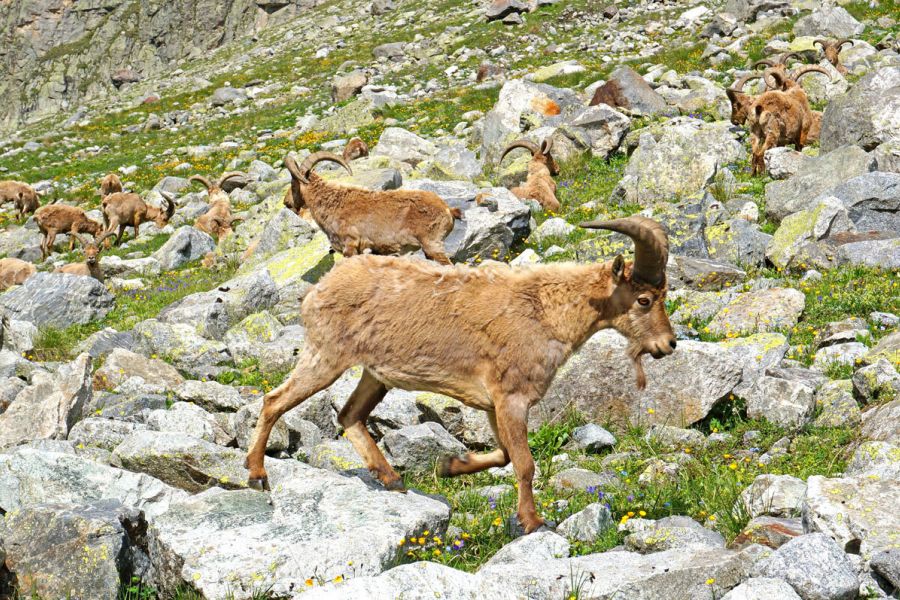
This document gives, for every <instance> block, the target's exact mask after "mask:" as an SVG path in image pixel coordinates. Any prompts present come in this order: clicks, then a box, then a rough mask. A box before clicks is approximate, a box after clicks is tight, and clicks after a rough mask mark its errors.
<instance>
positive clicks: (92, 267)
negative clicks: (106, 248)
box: [55, 233, 114, 281]
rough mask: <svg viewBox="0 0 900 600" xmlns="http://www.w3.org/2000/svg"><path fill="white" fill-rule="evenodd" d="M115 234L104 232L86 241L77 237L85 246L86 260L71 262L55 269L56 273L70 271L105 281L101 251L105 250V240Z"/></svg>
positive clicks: (70, 272)
mask: <svg viewBox="0 0 900 600" xmlns="http://www.w3.org/2000/svg"><path fill="white" fill-rule="evenodd" d="M113 235H114V234H112V233H104V234H103V235H102V236H100V237H99V238H97V239H95V240H94V241H91V242H86V241H85V240H84V238H82V237H80V236H73V237H77V239H78V241H79V242H81V245H82V246H83V247H84V262H78V263H69V264H67V265H63V266H61V267H59V268H57V269H56V270H55V272H56V273H68V274H70V275H79V276H82V277H93V278H94V279H96V280H97V281H104V276H103V267H101V266H100V253H101V252H103V248H102V244H103V240H104V239H106V238H107V237H111V236H113Z"/></svg>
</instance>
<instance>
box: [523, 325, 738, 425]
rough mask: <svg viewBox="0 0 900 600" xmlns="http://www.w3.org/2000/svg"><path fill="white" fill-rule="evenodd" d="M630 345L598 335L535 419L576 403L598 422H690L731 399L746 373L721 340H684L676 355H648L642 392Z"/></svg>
mask: <svg viewBox="0 0 900 600" xmlns="http://www.w3.org/2000/svg"><path fill="white" fill-rule="evenodd" d="M625 349H626V341H625V339H624V338H623V337H622V336H620V335H619V334H618V333H615V332H612V331H601V332H599V333H597V334H596V335H594V336H593V337H592V338H591V339H590V340H588V341H587V343H585V345H584V346H582V347H581V349H580V350H578V352H576V353H575V354H574V355H573V356H572V357H571V358H570V359H569V361H568V362H567V363H566V364H565V365H564V366H563V367H562V368H561V369H560V370H559V371H558V373H557V375H556V378H555V379H554V381H553V383H552V384H551V386H550V389H549V390H548V391H547V394H546V395H545V396H544V399H543V400H542V401H541V402H540V403H538V404H536V405H535V406H534V407H533V408H532V409H531V415H532V422H533V423H535V424H536V423H540V422H543V420H546V419H549V418H551V417H552V415H556V414H559V412H560V411H562V410H563V409H564V408H566V407H569V406H572V407H573V408H576V409H578V410H580V411H581V412H582V413H583V414H585V415H586V416H587V418H588V419H589V420H593V421H602V422H606V421H610V420H611V421H617V422H622V421H629V420H630V421H631V422H634V421H637V420H640V421H641V422H642V423H679V424H681V423H683V424H685V425H688V424H691V423H696V422H697V421H699V420H701V419H703V418H704V417H705V416H706V415H707V414H709V411H710V410H711V409H712V408H713V406H715V405H716V404H717V403H718V402H719V400H721V399H723V398H725V397H727V396H728V394H729V393H730V392H731V391H732V390H733V389H734V387H735V385H737V383H738V382H739V381H740V379H741V374H742V372H743V369H742V366H741V365H740V364H739V363H737V362H736V361H734V360H733V359H732V358H730V357H729V356H728V354H727V353H726V352H723V351H722V349H721V348H719V346H718V345H717V344H711V343H706V342H693V341H681V342H679V343H678V349H677V350H676V351H675V352H674V353H673V354H672V355H671V356H667V357H665V358H663V359H660V360H653V359H651V358H649V357H644V358H643V364H644V369H645V371H646V373H647V388H646V389H645V390H644V391H638V390H637V388H636V386H635V375H634V366H633V365H632V363H631V360H629V359H628V357H627V355H626V353H625ZM651 408H652V409H653V412H652V414H648V409H651Z"/></svg>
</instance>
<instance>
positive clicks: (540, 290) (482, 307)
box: [247, 256, 675, 532]
mask: <svg viewBox="0 0 900 600" xmlns="http://www.w3.org/2000/svg"><path fill="white" fill-rule="evenodd" d="M631 273H632V266H631V264H630V263H629V264H628V265H625V263H624V261H622V260H621V257H619V259H617V260H616V261H615V262H613V263H605V264H593V265H574V264H566V265H563V264H559V265H548V266H535V267H529V268H510V267H507V266H489V267H483V268H480V269H474V268H470V267H465V266H456V267H446V266H437V265H432V264H429V263H426V262H424V261H416V260H410V259H405V258H394V257H378V256H360V257H356V258H351V259H347V260H345V261H342V262H341V263H339V264H338V265H337V266H335V267H334V268H333V269H332V270H331V272H329V273H328V274H327V275H326V276H325V277H324V278H322V280H321V281H320V282H319V283H318V284H317V285H316V287H314V288H313V290H312V291H311V292H310V293H309V294H308V295H307V296H306V298H305V299H304V301H303V305H302V313H303V322H304V323H305V324H306V326H307V337H306V340H307V345H306V347H305V348H304V350H303V353H302V355H301V357H300V359H299V361H298V363H297V366H296V367H295V369H294V371H293V372H292V373H291V375H290V376H289V378H288V380H287V381H285V382H284V383H283V384H282V385H281V386H279V387H278V388H277V389H275V390H273V391H272V392H270V393H268V394H266V396H265V398H264V401H263V410H262V412H261V414H260V418H259V422H258V423H257V429H256V432H255V434H254V438H253V442H252V444H251V449H250V452H249V453H248V457H247V463H248V467H249V468H250V479H251V484H254V482H265V481H266V472H265V469H264V467H263V456H264V452H265V445H266V442H267V440H268V435H269V432H270V431H271V428H272V426H274V424H275V422H276V421H277V420H278V418H280V416H281V415H282V414H284V412H286V411H287V410H289V409H290V408H292V407H294V406H296V405H297V404H299V403H300V402H302V401H303V400H305V399H306V398H307V397H309V396H310V395H312V394H314V393H315V392H317V391H319V390H321V389H324V388H325V387H328V386H329V385H331V383H332V382H334V381H335V380H336V379H337V378H338V377H339V376H340V375H341V373H343V372H344V371H345V370H347V369H348V368H350V367H353V366H356V365H362V366H363V367H364V369H365V370H364V373H363V376H362V379H361V380H360V383H359V385H358V387H357V389H356V391H354V392H353V394H352V395H351V397H350V399H349V400H348V402H347V404H346V405H345V406H344V408H343V410H342V411H341V414H340V415H339V417H338V420H339V421H340V423H341V425H342V426H343V427H344V428H345V432H346V435H347V437H348V438H349V439H350V441H351V442H352V443H353V445H354V447H355V448H356V449H357V451H358V452H359V453H360V455H361V456H362V457H363V459H364V460H365V462H366V464H367V466H368V467H369V468H370V469H371V470H372V471H373V472H374V473H375V474H376V475H377V476H378V478H379V479H380V480H381V482H382V483H383V484H384V485H385V486H386V487H387V488H388V489H399V488H402V483H401V481H400V478H399V476H398V475H397V474H396V473H395V472H394V471H393V469H392V468H391V467H390V465H389V464H388V463H387V461H386V460H385V458H384V456H383V455H382V454H381V452H380V450H378V448H377V446H376V445H375V443H374V441H373V440H372V438H371V436H370V435H369V434H368V432H367V430H366V429H365V420H366V418H367V416H368V415H369V413H370V412H371V410H372V409H373V408H374V407H375V406H376V405H377V404H378V402H380V401H381V399H382V398H383V397H384V395H385V394H386V393H387V391H388V389H389V388H391V387H398V388H401V389H406V390H416V391H430V392H436V393H441V394H446V395H449V396H452V397H454V398H457V399H459V400H460V401H462V402H463V403H465V404H466V405H468V406H472V407H475V408H479V409H481V410H485V411H487V413H488V418H489V420H490V422H491V425H492V427H493V429H494V433H495V436H496V438H497V440H498V443H499V447H498V449H496V450H494V451H492V452H488V453H486V454H482V455H476V454H472V453H469V454H467V455H466V456H465V457H462V458H453V459H451V460H449V461H448V462H447V463H446V464H445V466H444V473H445V474H447V475H458V474H462V473H471V472H475V471H480V470H483V469H485V468H488V467H491V466H503V465H505V464H507V463H509V462H510V460H511V461H512V462H513V466H514V468H515V471H516V477H517V480H518V483H519V510H518V516H519V519H520V522H521V523H522V524H523V525H524V527H525V528H526V531H528V532H531V531H534V530H535V529H536V528H538V527H539V526H540V525H541V524H542V523H543V520H542V519H541V518H540V517H539V516H538V515H537V512H536V509H535V506H534V500H533V496H532V488H531V482H532V478H533V475H534V461H533V459H532V457H531V453H530V451H529V449H528V441H527V433H528V432H527V415H528V410H529V408H530V407H531V406H532V405H533V404H535V403H536V402H538V401H539V400H540V399H541V398H542V397H543V395H544V393H545V392H546V390H547V388H548V386H549V385H550V383H551V381H552V379H553V376H554V374H555V373H556V371H557V369H558V368H559V367H560V366H561V365H562V364H563V363H564V362H565V361H566V359H567V358H568V357H569V356H570V354H571V353H572V352H573V351H574V350H576V349H577V348H578V347H579V346H581V345H582V344H583V343H584V342H585V341H586V340H587V339H588V338H589V337H590V336H591V335H593V334H594V333H595V332H596V331H598V330H600V329H605V328H610V327H612V328H615V329H617V330H618V331H620V332H622V333H623V334H624V335H626V336H627V337H628V338H629V339H630V340H631V346H630V348H629V350H630V354H631V355H632V356H633V357H635V358H634V360H635V361H637V364H639V361H640V356H639V354H640V353H641V352H651V353H652V354H653V355H654V356H656V357H662V356H665V355H667V354H670V353H671V352H672V350H673V349H674V347H675V343H674V339H675V338H674V335H673V334H672V328H671V325H670V323H669V320H668V317H667V316H666V313H665V301H664V300H665V295H666V284H665V279H664V278H663V280H662V282H661V283H660V284H659V285H658V286H650V285H646V284H641V283H637V282H633V281H632V280H631ZM643 302H647V306H643V305H642V304H641V303H643ZM642 376H643V370H642V369H640V368H639V369H638V380H639V381H640V380H641V378H642Z"/></svg>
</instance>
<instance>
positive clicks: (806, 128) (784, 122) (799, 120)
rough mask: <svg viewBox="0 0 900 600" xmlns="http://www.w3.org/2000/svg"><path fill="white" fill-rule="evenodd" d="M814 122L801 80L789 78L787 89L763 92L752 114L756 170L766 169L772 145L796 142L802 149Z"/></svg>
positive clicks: (754, 167)
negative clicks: (768, 151)
mask: <svg viewBox="0 0 900 600" xmlns="http://www.w3.org/2000/svg"><path fill="white" fill-rule="evenodd" d="M814 122H815V117H814V116H813V113H812V110H810V108H809V100H808V99H807V97H806V92H805V91H804V90H803V88H802V87H800V85H799V84H798V83H796V82H794V81H792V80H789V79H788V80H786V89H785V91H778V90H773V91H768V92H765V93H764V94H762V95H760V96H759V97H758V98H757V99H756V101H755V102H754V103H753V107H752V109H751V115H750V118H749V124H750V135H751V144H752V155H753V156H752V159H751V167H752V172H753V174H759V173H762V172H763V171H765V162H764V157H765V153H766V150H769V149H770V148H775V147H777V146H786V145H788V144H793V145H794V147H795V148H796V149H797V150H802V149H803V147H804V146H806V144H807V142H808V141H809V133H810V130H815V127H814V125H815V123H814ZM820 123H821V121H820ZM820 126H821V125H820Z"/></svg>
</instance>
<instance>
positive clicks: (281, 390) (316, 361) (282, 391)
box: [246, 349, 345, 490]
mask: <svg viewBox="0 0 900 600" xmlns="http://www.w3.org/2000/svg"><path fill="white" fill-rule="evenodd" d="M344 370H345V369H344V368H341V367H337V366H335V365H334V364H333V363H332V362H331V361H327V360H324V359H322V357H321V355H320V354H319V353H317V352H316V351H315V350H313V349H305V350H304V351H303V352H302V353H301V354H300V358H299V359H298V360H297V366H295V367H294V370H293V371H291V374H290V375H289V376H288V378H287V380H285V382H284V383H282V384H281V385H280V386H278V387H277V388H275V389H274V390H272V391H271V392H269V393H268V394H266V395H265V396H264V397H263V407H262V410H261V411H260V413H259V419H258V420H257V421H256V429H255V430H254V432H253V437H252V438H251V440H250V446H249V448H250V450H249V452H248V453H247V462H246V466H247V468H248V469H250V476H249V479H248V481H247V485H248V486H250V487H252V488H254V489H258V490H262V489H267V488H268V485H269V478H268V475H267V474H266V469H265V466H264V465H263V457H264V456H265V454H266V445H267V444H268V442H269V434H270V433H272V427H274V426H275V423H277V422H278V419H280V418H281V415H283V414H284V413H286V412H287V411H289V410H290V409H292V408H294V407H295V406H297V405H298V404H300V403H301V402H303V401H304V400H306V399H307V398H309V397H310V396H312V395H313V394H315V393H316V392H318V391H320V390H323V389H325V388H327V387H328V386H329V385H331V384H332V383H334V380H335V379H337V378H338V377H339V376H340V374H341V373H342V372H343V371H344Z"/></svg>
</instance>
